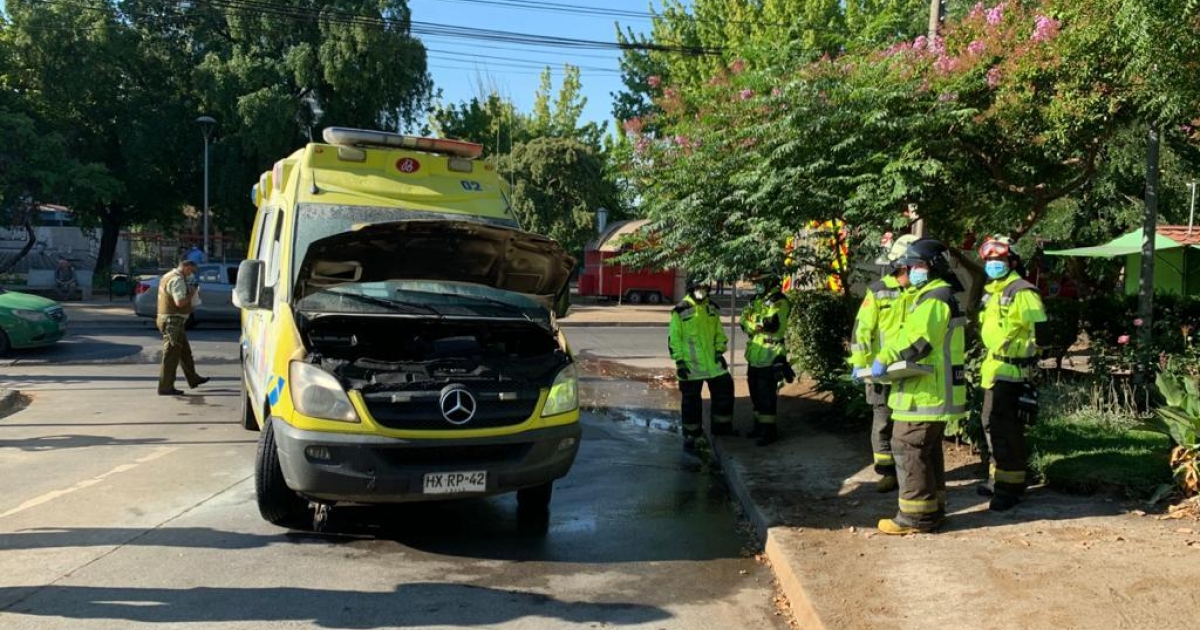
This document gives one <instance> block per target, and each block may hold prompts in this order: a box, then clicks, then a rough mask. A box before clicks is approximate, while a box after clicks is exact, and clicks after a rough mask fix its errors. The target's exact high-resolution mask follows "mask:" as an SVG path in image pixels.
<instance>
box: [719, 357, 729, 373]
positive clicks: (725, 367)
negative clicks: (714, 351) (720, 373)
mask: <svg viewBox="0 0 1200 630" xmlns="http://www.w3.org/2000/svg"><path fill="white" fill-rule="evenodd" d="M717 363H720V364H721V369H722V370H728V369H729V362H728V361H726V360H725V355H723V354H718V355H717Z"/></svg>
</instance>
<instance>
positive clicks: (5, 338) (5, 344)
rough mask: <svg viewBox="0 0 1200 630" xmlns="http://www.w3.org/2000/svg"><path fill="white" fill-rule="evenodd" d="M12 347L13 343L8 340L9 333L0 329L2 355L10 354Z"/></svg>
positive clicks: (0, 353) (0, 351)
mask: <svg viewBox="0 0 1200 630" xmlns="http://www.w3.org/2000/svg"><path fill="white" fill-rule="evenodd" d="M11 349H12V344H10V343H9V342H8V335H6V334H4V331H3V330H0V357H2V356H4V355H6V354H8V351H9V350H11Z"/></svg>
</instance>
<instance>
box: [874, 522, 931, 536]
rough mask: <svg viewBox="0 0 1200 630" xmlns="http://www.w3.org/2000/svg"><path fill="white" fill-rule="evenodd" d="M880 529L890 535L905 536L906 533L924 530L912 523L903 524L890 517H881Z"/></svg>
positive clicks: (916, 532) (918, 532)
mask: <svg viewBox="0 0 1200 630" xmlns="http://www.w3.org/2000/svg"><path fill="white" fill-rule="evenodd" d="M878 527H879V531H880V532H883V533H884V534H888V535H890V536H903V535H905V534H920V533H922V532H923V530H922V529H921V528H919V527H913V526H911V525H901V524H900V523H897V522H896V521H894V520H892V519H890V518H881V519H879V525H878Z"/></svg>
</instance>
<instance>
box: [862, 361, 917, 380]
mask: <svg viewBox="0 0 1200 630" xmlns="http://www.w3.org/2000/svg"><path fill="white" fill-rule="evenodd" d="M930 374H933V366H932V365H921V364H920V363H917V362H916V361H897V362H895V363H893V364H891V365H889V366H888V369H887V374H884V375H883V376H881V377H879V378H875V377H874V376H871V368H869V367H865V368H858V369H857V370H854V375H855V376H857V377H858V378H859V380H861V381H863V382H865V383H890V382H892V381H899V380H903V379H906V378H913V377H916V376H928V375H930Z"/></svg>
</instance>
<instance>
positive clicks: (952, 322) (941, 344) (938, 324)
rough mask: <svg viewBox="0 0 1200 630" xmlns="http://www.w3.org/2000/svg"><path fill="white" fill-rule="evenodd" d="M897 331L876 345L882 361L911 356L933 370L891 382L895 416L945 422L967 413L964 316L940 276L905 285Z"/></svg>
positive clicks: (904, 418)
mask: <svg viewBox="0 0 1200 630" xmlns="http://www.w3.org/2000/svg"><path fill="white" fill-rule="evenodd" d="M910 298H911V300H912V301H911V304H912V306H911V307H910V308H909V312H908V314H907V315H906V317H905V320H904V326H903V327H902V328H901V330H900V334H899V335H898V336H897V337H896V338H895V339H893V340H892V341H891V342H889V343H888V344H887V345H886V346H884V347H883V348H882V349H881V350H880V351H879V360H880V361H882V362H884V363H888V364H890V363H894V362H896V361H914V362H917V363H920V364H921V365H927V366H929V367H931V368H933V373H932V374H927V375H922V376H914V377H911V378H906V379H901V380H896V381H893V382H892V387H891V393H890V395H889V396H888V406H889V407H891V408H892V420H894V421H896V422H946V421H949V420H957V419H961V418H965V417H966V416H967V378H966V369H965V363H966V335H965V334H964V332H963V329H964V327H965V326H966V323H967V318H966V317H964V316H963V314H962V310H961V309H960V308H959V306H958V301H957V300H955V299H954V290H953V289H952V288H950V285H949V284H947V283H946V282H945V281H944V280H930V281H929V282H928V283H927V284H926V285H925V286H923V287H921V288H919V289H916V290H915V291H910Z"/></svg>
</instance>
